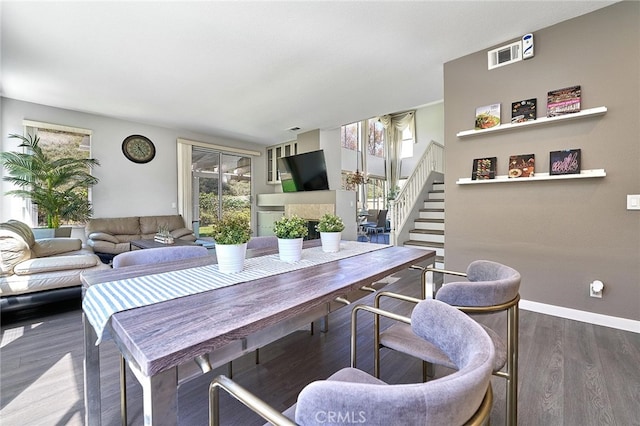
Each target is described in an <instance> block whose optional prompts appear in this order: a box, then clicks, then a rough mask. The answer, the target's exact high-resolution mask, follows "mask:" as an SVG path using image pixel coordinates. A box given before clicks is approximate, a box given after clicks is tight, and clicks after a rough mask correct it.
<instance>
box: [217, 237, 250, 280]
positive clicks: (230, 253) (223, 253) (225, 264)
mask: <svg viewBox="0 0 640 426" xmlns="http://www.w3.org/2000/svg"><path fill="white" fill-rule="evenodd" d="M246 255H247V243H244V244H216V257H217V259H218V269H219V270H220V272H222V273H224V274H233V273H236V272H240V271H242V269H244V259H245V257H246Z"/></svg>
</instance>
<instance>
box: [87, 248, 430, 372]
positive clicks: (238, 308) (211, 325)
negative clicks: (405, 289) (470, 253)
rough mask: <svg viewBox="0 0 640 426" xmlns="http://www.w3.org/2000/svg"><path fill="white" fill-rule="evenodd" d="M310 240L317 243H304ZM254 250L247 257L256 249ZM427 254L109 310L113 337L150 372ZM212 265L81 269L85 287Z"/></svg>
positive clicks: (371, 259)
mask: <svg viewBox="0 0 640 426" xmlns="http://www.w3.org/2000/svg"><path fill="white" fill-rule="evenodd" d="M312 244H313V245H315V244H317V243H312ZM273 252H274V251H273V250H261V251H255V252H252V253H250V255H264V254H269V253H273ZM434 258H435V252H433V251H426V250H420V249H412V248H406V247H387V248H384V249H381V250H376V251H373V252H369V253H365V254H361V255H358V256H354V257H349V258H346V259H341V260H338V261H335V262H329V263H324V264H320V265H315V266H312V267H309V268H303V269H300V270H295V271H291V272H287V273H284V274H280V275H275V276H271V277H266V278H261V279H258V280H253V281H249V282H246V283H240V284H235V285H232V286H229V287H223V288H219V289H216V290H211V291H207V292H204V293H199V294H195V295H191V296H186V297H181V298H178V299H173V300H169V301H166V302H161V303H156V304H154V305H149V306H144V307H140V308H136V309H132V310H129V311H123V312H119V313H116V314H114V315H113V316H112V318H111V334H112V337H113V338H114V340H116V341H118V342H119V344H121V345H124V347H125V348H126V349H127V350H128V351H129V353H130V354H131V356H132V357H133V358H134V360H135V361H136V363H137V364H138V366H139V367H140V369H141V371H142V372H143V373H144V374H145V375H147V376H151V375H154V374H157V373H159V372H162V371H165V370H167V369H169V368H172V367H176V366H178V365H180V364H183V363H185V362H189V361H191V360H193V358H195V357H196V356H198V355H203V354H206V353H209V352H212V351H213V350H215V349H218V348H221V347H223V346H224V345H226V344H228V343H230V342H232V341H235V340H238V339H242V338H244V337H247V336H249V335H250V334H252V333H254V332H257V331H259V330H262V329H264V328H266V327H268V326H271V325H273V324H276V323H278V322H280V321H284V320H287V319H290V318H293V317H295V316H297V315H299V314H301V313H303V312H306V311H308V310H310V309H312V308H315V307H317V306H319V305H321V304H324V303H327V302H330V301H332V300H334V299H335V298H336V297H338V296H341V295H344V294H345V293H347V292H349V291H352V290H356V289H359V288H360V287H362V286H363V285H368V284H371V283H373V282H375V281H378V280H380V279H382V278H384V277H386V276H388V275H390V274H392V273H395V272H398V271H400V270H403V269H406V268H408V267H409V266H411V265H413V264H417V263H432V262H433V260H434ZM211 263H215V257H213V256H208V257H203V258H197V259H191V260H187V261H184V260H183V261H179V262H167V263H166V264H162V265H150V266H146V265H145V266H134V267H127V268H120V269H114V270H111V271H96V272H87V273H85V274H83V275H82V280H83V282H84V284H85V285H93V284H98V283H102V282H108V281H114V280H120V279H124V278H130V277H134V276H142V275H149V274H156V273H160V272H165V271H171V270H176V269H184V268H191V267H197V266H202V265H207V264H211Z"/></svg>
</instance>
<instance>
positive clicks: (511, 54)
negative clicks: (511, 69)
mask: <svg viewBox="0 0 640 426" xmlns="http://www.w3.org/2000/svg"><path fill="white" fill-rule="evenodd" d="M521 60H522V41H520V40H518V41H516V42H514V43H511V44H508V45H506V46H502V47H498V48H497V49H493V50H490V51H489V52H487V61H488V64H489V69H490V70H491V69H494V68H498V67H501V66H503V65H509V64H512V63H514V62H518V61H521Z"/></svg>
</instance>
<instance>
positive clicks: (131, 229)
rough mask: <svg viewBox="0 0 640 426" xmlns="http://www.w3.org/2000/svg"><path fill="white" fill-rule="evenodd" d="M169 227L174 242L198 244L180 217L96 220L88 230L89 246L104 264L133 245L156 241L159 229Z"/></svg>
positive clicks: (90, 221)
mask: <svg viewBox="0 0 640 426" xmlns="http://www.w3.org/2000/svg"><path fill="white" fill-rule="evenodd" d="M160 226H166V227H167V228H168V229H169V232H170V233H171V235H172V236H173V238H180V239H182V240H186V241H195V240H196V237H195V235H193V231H191V229H188V228H186V227H185V225H184V219H183V218H182V216H180V215H168V216H133V217H112V218H97V219H91V220H89V223H87V226H86V227H85V233H86V235H87V245H89V246H90V247H92V248H93V251H94V252H95V253H96V254H97V255H98V256H100V258H101V259H103V260H108V258H109V257H113V256H115V255H116V254H120V253H123V252H125V251H129V250H130V249H131V247H130V246H131V245H130V244H129V242H130V241H134V240H144V239H153V237H154V235H155V234H156V232H158V228H159V227H160Z"/></svg>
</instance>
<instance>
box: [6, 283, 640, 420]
mask: <svg viewBox="0 0 640 426" xmlns="http://www.w3.org/2000/svg"><path fill="white" fill-rule="evenodd" d="M396 278H398V280H397V281H396V282H394V283H392V284H390V285H389V286H388V287H387V289H390V290H394V291H398V292H402V293H405V294H411V295H415V296H417V295H418V294H419V289H418V286H419V284H418V283H419V280H418V278H417V273H416V272H414V271H407V272H406V273H402V274H398V275H396ZM362 302H364V303H369V304H371V303H372V298H371V297H367V298H365V299H363V300H362ZM386 307H388V308H391V307H393V308H394V309H395V310H399V311H400V312H403V311H404V312H405V313H408V312H409V310H410V306H395V304H392V303H389V304H387V305H386ZM361 315H363V316H361V317H359V321H358V324H359V329H360V333H359V346H358V350H359V359H360V361H359V364H358V367H359V368H361V369H363V370H365V371H368V372H371V371H372V370H373V358H372V356H371V354H372V352H371V350H372V349H371V348H372V333H371V331H372V328H371V327H372V326H371V322H370V320H369V318H367V314H361ZM480 320H481V321H482V322H484V323H486V324H487V325H490V326H492V327H494V328H496V329H498V330H501V331H504V329H505V327H506V326H505V320H504V318H502V317H501V316H498V315H494V316H490V317H485V318H482V319H480ZM349 321H350V309H349V307H345V308H342V309H341V310H339V311H338V312H336V313H334V314H331V316H330V329H329V332H328V333H321V332H319V331H318V330H319V327H318V326H316V327H315V329H316V332H315V333H314V334H313V335H311V334H310V332H309V330H308V329H307V330H299V331H297V332H295V333H293V334H291V335H289V336H287V337H286V338H284V339H282V340H280V341H278V342H276V343H273V344H271V345H269V346H267V347H265V348H262V349H261V350H260V364H258V365H256V364H255V358H254V355H253V354H248V355H246V356H244V357H242V358H240V359H239V360H237V361H234V363H233V370H234V376H233V378H234V380H236V381H237V382H239V383H240V384H242V385H243V386H245V387H246V388H248V389H249V390H251V391H253V392H254V393H256V394H257V395H258V396H260V397H261V398H263V399H264V400H265V401H267V402H268V403H269V404H271V405H272V406H274V407H275V408H277V409H279V410H284V409H286V408H287V407H288V406H289V405H291V404H293V403H294V402H295V399H296V395H297V394H298V392H299V391H300V390H301V389H302V388H303V387H304V386H305V385H306V384H308V383H309V382H311V381H313V380H319V379H323V378H325V377H327V376H329V375H330V374H331V373H333V372H335V371H336V370H338V369H340V368H342V367H346V366H348V365H349ZM82 337H83V333H82V321H81V310H80V308H79V303H78V302H76V303H72V304H67V305H58V306H54V307H53V310H51V309H50V310H48V311H38V312H36V313H35V315H34V316H18V317H15V316H14V317H5V318H2V339H1V342H0V357H1V376H0V379H1V381H0V423H1V424H2V425H3V426H10V425H12V426H13V425H15V426H18V425H19V426H24V425H39V426H40V425H56V426H57V425H72V426H76V425H83V424H84V421H83V418H84V403H83V371H82V357H83V342H82ZM519 360H520V368H519V373H520V378H519V379H520V380H519V398H518V411H519V422H518V423H519V424H520V425H576V426H577V425H581V426H582V425H621V426H622V425H624V426H627V425H640V402H639V401H640V335H639V334H634V333H630V332H625V331H619V330H615V329H610V328H606V327H600V326H594V325H590V324H585V323H580V322H576V321H570V320H565V319H562V318H557V317H552V316H547V315H542V314H537V313H532V312H528V311H524V310H521V311H520V359H519ZM101 364H102V398H103V401H102V407H103V416H102V421H103V425H107V426H115V425H119V424H120V419H119V391H118V352H117V350H116V348H115V346H114V345H113V344H112V343H110V342H106V343H103V349H102V350H101ZM226 371H227V370H226V369H224V368H223V369H218V370H216V371H214V372H213V373H212V374H211V373H210V374H208V375H206V376H202V377H200V378H199V379H196V380H194V381H192V382H189V383H187V384H185V385H183V386H182V387H181V388H180V392H179V407H180V408H179V409H180V411H179V416H180V424H181V425H185V426H199V425H206V424H207V415H208V413H207V387H208V383H209V381H210V380H211V378H212V377H214V376H215V375H217V374H226ZM446 373H447V372H446V371H445V369H440V368H438V369H436V375H438V376H440V375H443V374H446ZM128 377H129V382H128V392H129V399H128V405H129V424H131V425H141V424H142V423H143V421H142V408H141V407H142V401H141V389H140V386H139V385H138V384H137V383H136V382H135V379H133V377H132V375H131V374H129V375H128ZM420 377H421V365H420V363H419V362H418V361H416V360H414V359H412V358H409V357H406V356H403V355H400V354H397V353H392V352H391V351H383V361H382V379H383V380H385V381H387V382H388V383H408V382H415V381H419V380H420ZM492 383H493V388H494V396H495V402H494V407H493V411H492V417H491V423H492V424H493V425H502V424H504V380H503V379H501V378H497V377H494V378H493V379H492ZM221 408H222V413H221V420H222V423H223V424H225V425H242V426H245V425H246V426H249V425H260V424H263V423H264V421H262V419H260V418H259V417H257V416H255V415H253V414H252V413H251V412H250V411H249V410H248V409H245V408H244V407H243V406H242V405H241V404H240V403H238V402H237V401H235V400H234V399H231V398H230V397H228V396H226V395H223V398H222V403H221Z"/></svg>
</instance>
